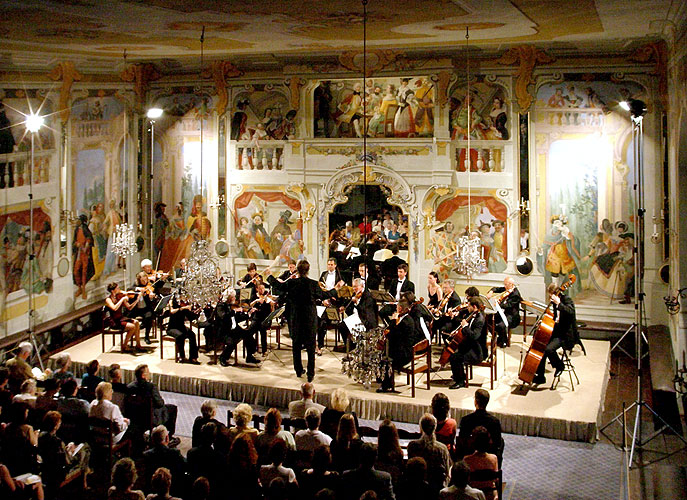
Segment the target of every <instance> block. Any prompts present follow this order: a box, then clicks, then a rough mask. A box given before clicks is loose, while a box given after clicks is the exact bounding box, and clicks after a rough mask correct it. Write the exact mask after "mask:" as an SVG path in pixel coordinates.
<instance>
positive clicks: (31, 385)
mask: <svg viewBox="0 0 687 500" xmlns="http://www.w3.org/2000/svg"><path fill="white" fill-rule="evenodd" d="M20 391H21V392H20V393H19V394H17V395H15V396H14V398H12V402H14V403H26V404H27V405H29V408H32V409H33V408H35V407H36V379H33V378H27V379H26V380H24V381H23V382H22V383H21V387H20Z"/></svg>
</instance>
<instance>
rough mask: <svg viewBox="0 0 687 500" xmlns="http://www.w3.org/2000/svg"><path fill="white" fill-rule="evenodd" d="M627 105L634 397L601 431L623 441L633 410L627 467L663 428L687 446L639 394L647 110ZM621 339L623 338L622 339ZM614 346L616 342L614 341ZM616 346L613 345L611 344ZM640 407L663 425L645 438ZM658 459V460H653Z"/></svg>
mask: <svg viewBox="0 0 687 500" xmlns="http://www.w3.org/2000/svg"><path fill="white" fill-rule="evenodd" d="M629 108H630V111H631V113H632V144H633V159H634V165H633V169H634V181H635V183H634V188H633V189H634V202H635V208H636V210H637V212H636V215H635V218H634V232H635V245H634V248H633V256H634V260H635V267H634V276H633V279H634V298H635V321H634V323H633V325H632V327H630V329H628V331H627V332H625V334H624V335H623V337H624V336H625V335H627V334H628V333H629V332H630V331H632V330H631V329H634V334H635V352H636V354H635V356H634V359H635V360H636V361H637V399H635V401H634V402H633V403H632V404H631V405H630V406H628V407H627V408H625V407H623V411H622V412H621V413H620V414H619V415H617V416H616V417H615V418H613V419H612V420H611V421H610V422H608V423H607V424H606V425H604V426H603V427H601V429H600V432H601V434H603V435H604V436H605V437H606V438H607V439H608V440H609V441H611V442H612V441H613V440H612V439H611V438H610V436H608V435H607V434H606V433H605V431H606V429H608V428H609V427H610V426H611V425H612V424H619V425H622V429H623V441H622V442H623V443H624V442H625V441H624V438H625V437H626V434H627V430H626V427H625V419H626V416H627V412H630V411H633V410H634V412H635V420H634V425H633V430H632V434H631V439H632V444H631V446H630V456H629V459H628V463H629V464H630V466H631V465H632V464H633V463H634V459H635V458H636V457H635V454H637V455H638V456H639V458H638V460H637V465H638V466H640V467H641V466H644V465H648V464H649V463H651V462H644V461H643V460H642V457H641V453H642V451H644V450H645V449H646V450H647V451H652V450H648V449H647V448H646V445H647V444H648V443H649V442H650V441H652V440H653V439H654V438H655V437H657V436H658V435H659V434H661V433H662V432H663V431H664V430H669V431H670V432H672V433H673V434H675V435H676V436H677V437H678V438H679V439H680V440H681V441H682V442H683V443H685V444H686V445H687V441H685V439H684V438H683V437H682V436H681V435H680V433H678V432H677V431H676V430H675V429H673V428H672V427H671V426H670V425H669V424H668V423H667V422H666V421H665V420H664V419H663V418H662V417H661V416H660V415H659V414H658V413H656V412H655V411H654V410H653V408H651V406H650V405H649V403H647V402H646V401H645V400H644V396H643V394H642V381H643V378H644V370H643V367H642V361H643V359H644V356H645V355H646V353H643V352H642V349H643V344H642V342H646V337H645V336H644V324H645V321H646V315H645V312H644V295H645V294H644V213H645V208H644V169H643V160H644V157H643V147H644V128H643V121H642V119H643V117H644V114H645V113H646V105H645V104H644V102H642V101H639V100H632V101H630V103H629ZM621 340H622V338H621ZM616 345H617V343H616ZM614 347H615V346H614ZM642 410H645V411H648V412H649V413H651V414H652V415H653V417H654V421H659V422H660V423H661V425H662V427H661V428H660V429H658V430H656V431H655V432H653V433H652V434H651V435H649V436H648V437H646V438H643V437H642V425H641V424H642ZM662 458H666V457H665V456H663V457H661V458H659V459H658V460H661V459H662ZM654 461H657V460H654Z"/></svg>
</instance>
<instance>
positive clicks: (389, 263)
mask: <svg viewBox="0 0 687 500" xmlns="http://www.w3.org/2000/svg"><path fill="white" fill-rule="evenodd" d="M391 254H392V256H391V257H389V258H388V259H386V260H385V261H384V262H382V266H381V267H382V276H383V277H384V286H385V287H387V290H388V289H389V286H390V285H391V282H392V281H393V280H394V279H395V277H396V270H397V269H398V266H400V265H401V264H406V261H405V260H403V259H402V258H400V257H399V256H398V243H394V244H393V245H391ZM403 291H404V292H405V291H406V290H403ZM412 291H413V292H414V291H415V290H412Z"/></svg>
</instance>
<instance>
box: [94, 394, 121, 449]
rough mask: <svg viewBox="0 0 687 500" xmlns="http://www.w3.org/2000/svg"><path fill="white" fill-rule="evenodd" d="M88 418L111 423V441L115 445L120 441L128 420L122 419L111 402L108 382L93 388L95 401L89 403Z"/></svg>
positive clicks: (116, 407)
mask: <svg viewBox="0 0 687 500" xmlns="http://www.w3.org/2000/svg"><path fill="white" fill-rule="evenodd" d="M88 416H89V417H96V418H102V419H104V420H111V421H112V422H113V424H114V428H113V432H114V435H113V436H112V440H113V441H114V443H115V444H116V443H119V442H120V441H121V440H122V438H123V437H124V434H125V433H126V430H127V428H128V427H129V419H128V418H124V417H123V416H122V412H121V410H120V409H119V406H117V405H116V404H114V403H113V402H112V384H110V383H109V382H100V383H99V384H98V387H96V388H95V400H94V401H93V402H92V403H91V408H90V411H89V413H88Z"/></svg>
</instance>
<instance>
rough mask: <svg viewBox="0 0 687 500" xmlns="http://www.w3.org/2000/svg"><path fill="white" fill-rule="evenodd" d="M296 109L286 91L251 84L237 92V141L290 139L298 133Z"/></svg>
mask: <svg viewBox="0 0 687 500" xmlns="http://www.w3.org/2000/svg"><path fill="white" fill-rule="evenodd" d="M297 114H298V110H297V109H291V107H290V105H289V100H288V98H287V96H286V94H285V93H284V92H282V91H279V90H276V89H274V88H272V86H271V85H264V84H263V85H257V84H256V85H250V86H249V88H248V89H245V90H242V91H240V92H238V93H237V95H236V98H235V99H234V106H233V114H232V118H231V127H230V128H231V133H230V139H232V140H234V141H246V140H252V141H256V142H257V141H269V140H277V141H282V140H287V139H293V138H295V137H296V116H297Z"/></svg>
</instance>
